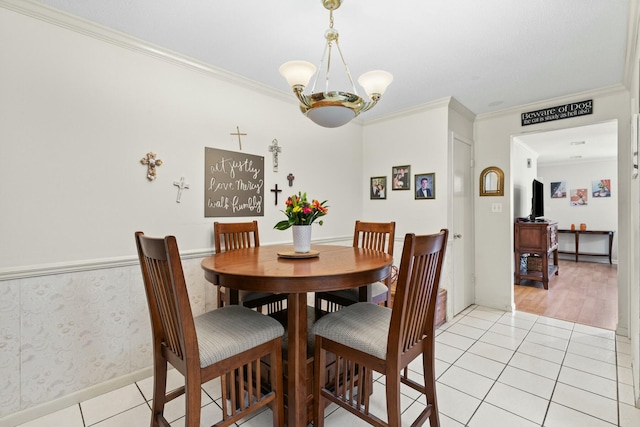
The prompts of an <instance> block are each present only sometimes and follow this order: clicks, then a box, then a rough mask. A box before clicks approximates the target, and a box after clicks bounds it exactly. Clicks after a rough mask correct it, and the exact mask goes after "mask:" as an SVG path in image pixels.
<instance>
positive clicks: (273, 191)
mask: <svg viewBox="0 0 640 427" xmlns="http://www.w3.org/2000/svg"><path fill="white" fill-rule="evenodd" d="M271 192H272V193H275V196H276V206H278V193H282V190H278V184H276V188H274V189H272V190H271Z"/></svg>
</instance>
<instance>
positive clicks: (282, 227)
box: [273, 221, 291, 230]
mask: <svg viewBox="0 0 640 427" xmlns="http://www.w3.org/2000/svg"><path fill="white" fill-rule="evenodd" d="M289 227H291V223H290V222H289V221H280V222H278V223H277V224H276V225H275V226H274V227H273V228H276V229H278V230H286V229H287V228H289Z"/></svg>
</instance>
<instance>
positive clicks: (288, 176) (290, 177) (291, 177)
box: [287, 173, 296, 187]
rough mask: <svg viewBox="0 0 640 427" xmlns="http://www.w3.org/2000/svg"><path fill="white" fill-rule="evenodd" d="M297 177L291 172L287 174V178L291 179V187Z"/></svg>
mask: <svg viewBox="0 0 640 427" xmlns="http://www.w3.org/2000/svg"><path fill="white" fill-rule="evenodd" d="M294 179H296V177H295V176H293V174H292V173H290V174H289V175H287V180H288V181H289V187H293V180H294Z"/></svg>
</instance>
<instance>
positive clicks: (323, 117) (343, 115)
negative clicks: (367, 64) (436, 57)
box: [280, 0, 393, 128]
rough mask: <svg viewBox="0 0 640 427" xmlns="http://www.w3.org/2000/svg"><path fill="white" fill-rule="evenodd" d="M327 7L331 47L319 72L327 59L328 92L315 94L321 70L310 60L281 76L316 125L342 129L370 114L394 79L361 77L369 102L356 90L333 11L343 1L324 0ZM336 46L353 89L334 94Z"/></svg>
mask: <svg viewBox="0 0 640 427" xmlns="http://www.w3.org/2000/svg"><path fill="white" fill-rule="evenodd" d="M321 1H322V4H323V6H324V7H325V8H326V9H327V10H329V29H328V30H327V31H325V33H324V37H325V39H326V40H327V44H326V46H325V48H324V53H323V54H322V60H321V61H320V67H319V69H320V70H322V68H323V65H322V64H323V63H325V60H326V70H325V90H324V91H323V92H315V87H316V83H317V82H318V77H319V75H320V71H318V73H316V67H315V65H313V64H312V63H310V62H307V61H299V60H298V61H289V62H286V63H284V64H282V65H281V66H280V74H282V75H283V76H284V78H285V79H286V80H287V82H288V83H289V86H291V88H292V89H293V93H295V94H296V96H297V97H298V100H299V101H300V110H301V111H302V114H304V115H305V116H307V117H308V118H309V119H311V120H312V121H313V122H315V123H317V124H319V125H320V126H324V127H328V128H335V127H339V126H342V125H344V124H346V123H348V122H349V121H351V119H353V118H354V117H356V116H357V115H358V114H360V113H362V112H365V111H368V110H370V109H371V108H373V106H374V105H376V104H377V103H378V101H379V100H380V97H381V96H382V94H383V93H384V91H385V90H386V89H387V86H389V84H390V83H391V81H392V80H393V76H392V75H391V73H388V72H386V71H382V70H375V71H369V72H366V73H364V74H363V75H361V76H360V78H358V83H360V86H362V87H363V88H364V90H365V92H366V93H367V95H368V96H369V101H364V100H363V99H362V98H361V97H360V96H359V95H358V92H357V90H356V86H355V84H354V83H353V79H352V78H351V72H350V71H349V67H347V63H346V62H345V60H344V56H343V55H342V50H341V49H340V45H339V44H338V30H336V29H335V28H333V11H334V10H336V9H337V8H339V7H340V5H341V4H342V0H321ZM334 43H335V46H336V48H337V49H338V53H339V54H340V59H341V60H342V64H343V65H344V69H345V71H346V73H347V77H348V78H349V82H350V83H351V86H352V92H351V93H350V92H341V91H330V90H329V71H330V70H331V52H332V48H333V45H334ZM314 74H316V77H315V79H314V81H313V85H312V86H311V93H309V94H305V93H304V89H305V87H306V86H307V85H308V84H309V80H311V77H312V76H313V75H314Z"/></svg>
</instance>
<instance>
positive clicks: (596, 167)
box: [511, 120, 618, 330]
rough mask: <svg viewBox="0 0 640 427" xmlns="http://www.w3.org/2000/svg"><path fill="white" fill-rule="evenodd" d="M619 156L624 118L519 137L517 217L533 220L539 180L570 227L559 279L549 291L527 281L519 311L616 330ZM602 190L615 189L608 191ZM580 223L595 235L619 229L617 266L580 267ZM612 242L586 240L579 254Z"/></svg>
mask: <svg viewBox="0 0 640 427" xmlns="http://www.w3.org/2000/svg"><path fill="white" fill-rule="evenodd" d="M617 151H618V125H617V121H616V120H612V121H608V122H604V123H598V124H593V125H588V126H580V127H574V128H567V129H561V130H555V131H549V132H540V133H535V134H530V135H520V136H518V137H514V138H513V140H512V147H511V161H512V169H511V170H512V174H513V176H512V179H511V185H512V188H511V191H512V200H513V206H512V208H513V209H512V212H513V214H514V220H515V219H516V218H520V217H525V216H527V215H529V213H530V209H531V191H532V190H531V182H532V180H533V179H536V180H539V181H541V182H543V184H544V218H545V219H547V220H549V221H555V222H557V223H558V229H559V230H566V232H565V233H562V232H561V233H559V234H558V236H559V237H558V249H559V251H560V261H559V269H558V270H559V274H558V276H554V277H552V278H551V281H550V282H549V289H548V290H545V289H544V288H543V286H542V283H541V282H535V281H529V280H523V281H522V282H521V284H520V285H515V284H514V304H515V308H516V310H519V311H525V312H530V313H535V314H540V315H544V316H547V317H552V318H556V319H561V320H567V321H571V322H577V323H581V324H586V325H590V326H595V327H600V328H605V329H610V330H615V329H616V325H617V321H618V281H617V259H618V250H617V230H618V192H617V183H618V157H617ZM603 182H604V184H603ZM602 185H606V186H607V187H608V188H607V189H606V191H604V190H603V188H602ZM552 189H553V192H552ZM600 190H602V191H600ZM572 194H573V195H574V196H576V195H577V194H580V195H583V196H584V195H586V199H585V200H581V201H582V203H578V202H575V201H574V200H572ZM576 197H577V196H576ZM574 198H575V197H574ZM572 224H573V226H574V227H575V228H577V229H578V230H579V227H580V224H585V226H586V228H587V230H590V231H613V235H614V240H613V246H612V259H613V262H612V263H611V264H610V263H609V259H608V257H606V256H605V257H599V256H588V255H586V256H582V255H581V256H579V257H578V258H579V260H578V261H577V262H576V257H575V237H574V234H572V233H571V232H570V230H571V228H572ZM608 245H609V241H608V238H606V239H603V238H598V235H596V234H594V235H581V236H580V246H579V252H580V253H593V254H606V253H607V252H608ZM518 267H519V266H516V267H515V268H518Z"/></svg>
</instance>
